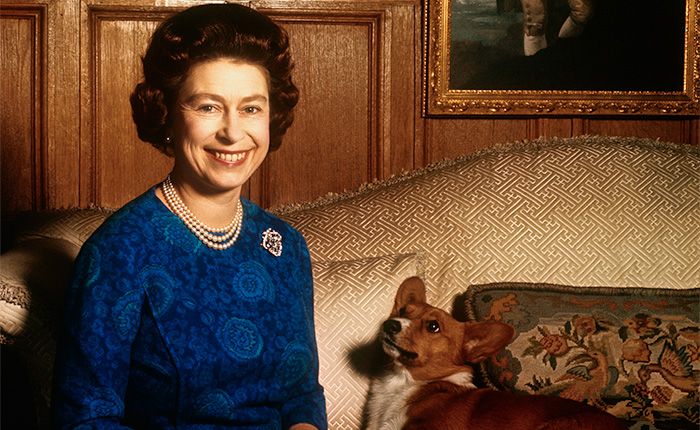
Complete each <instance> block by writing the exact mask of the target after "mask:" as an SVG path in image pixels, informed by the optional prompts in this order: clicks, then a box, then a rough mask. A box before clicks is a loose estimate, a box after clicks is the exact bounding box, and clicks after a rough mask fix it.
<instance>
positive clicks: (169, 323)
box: [53, 188, 326, 429]
mask: <svg viewBox="0 0 700 430" xmlns="http://www.w3.org/2000/svg"><path fill="white" fill-rule="evenodd" d="M154 191H155V188H152V189H150V190H149V191H148V192H147V193H145V194H143V195H142V196H140V197H138V198H137V199H135V200H133V201H132V202H130V203H129V204H127V205H126V206H124V207H123V208H122V209H120V210H119V211H118V212H116V213H115V214H114V215H112V216H111V217H110V218H109V219H108V220H107V221H106V222H105V223H104V224H103V225H102V226H101V227H100V228H99V229H98V230H97V231H96V232H95V233H94V234H93V236H92V237H91V238H90V239H88V240H87V241H86V242H85V244H84V245H83V247H82V249H81V251H80V254H79V256H78V258H77V260H76V266H75V273H74V279H73V283H72V285H71V287H70V289H69V292H68V295H67V299H66V307H65V327H64V330H65V332H64V334H63V337H62V339H61V341H60V342H59V350H58V352H57V358H56V372H55V377H54V379H55V381H54V382H55V383H54V393H53V411H54V419H55V424H56V426H55V427H56V428H59V429H63V428H77V429H88V428H89V429H97V428H99V429H112V428H139V429H171V428H181V429H280V428H288V427H289V426H291V425H292V424H295V423H299V422H308V423H311V424H314V425H316V426H317V427H318V428H320V429H325V428H326V412H325V401H324V397H323V389H322V388H321V386H320V385H319V383H318V357H317V352H316V342H315V337H314V326H313V291H312V277H311V265H310V259H309V254H308V250H307V248H306V243H305V241H304V239H303V237H302V236H301V234H300V233H299V232H297V231H296V230H294V229H293V228H292V227H291V226H289V225H288V224H286V223H285V222H283V221H282V220H280V219H278V218H276V217H274V216H273V215H271V214H269V213H267V212H265V211H263V210H262V209H260V208H259V207H257V206H256V205H254V204H253V203H251V202H249V201H246V200H244V201H243V208H244V218H243V226H242V230H241V234H240V236H239V238H238V241H237V242H236V243H235V244H234V245H233V246H232V247H230V248H229V249H227V250H225V251H219V250H212V249H210V248H208V247H206V246H205V245H204V244H202V243H201V242H200V241H199V240H197V238H196V237H195V236H194V235H193V234H192V233H190V231H189V230H188V229H187V227H185V225H184V224H183V223H182V222H181V221H180V219H179V218H177V216H175V215H174V214H173V213H171V212H170V211H169V210H168V209H167V208H166V207H165V205H163V203H162V202H161V201H160V200H158V198H157V197H156V195H155V192H154ZM267 229H272V230H274V231H276V232H278V233H279V234H280V235H281V236H282V253H281V255H280V256H279V257H277V256H275V255H273V253H272V252H270V251H269V250H268V249H266V248H264V247H263V246H261V241H262V235H263V233H264V232H265V231H266V230H267Z"/></svg>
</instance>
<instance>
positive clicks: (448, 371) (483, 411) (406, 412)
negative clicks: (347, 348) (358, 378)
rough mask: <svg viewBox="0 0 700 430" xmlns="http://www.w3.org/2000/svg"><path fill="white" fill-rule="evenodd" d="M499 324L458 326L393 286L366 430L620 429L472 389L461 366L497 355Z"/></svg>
mask: <svg viewBox="0 0 700 430" xmlns="http://www.w3.org/2000/svg"><path fill="white" fill-rule="evenodd" d="M513 333H514V331H513V328H512V327H511V326H509V325H507V324H504V323H501V322H496V321H488V322H467V323H462V322H459V321H457V320H455V319H454V318H452V316H450V315H449V314H448V313H447V312H445V311H443V310H441V309H438V308H436V307H433V306H430V305H428V304H427V303H426V300H425V285H424V284H423V281H421V280H420V279H419V278H415V277H414V278H409V279H407V280H406V281H404V282H403V283H402V284H401V286H400V287H399V291H398V293H397V294H396V299H395V303H394V308H393V310H392V311H391V315H390V318H389V319H388V320H386V321H385V322H384V324H383V326H382V330H381V333H380V336H381V340H382V344H383V348H384V351H385V352H386V353H387V354H388V355H389V356H390V357H391V358H392V361H393V363H392V366H391V369H390V371H389V372H388V373H387V374H386V375H384V376H383V377H381V378H379V379H376V380H374V381H373V382H372V386H371V388H370V397H369V400H368V405H367V424H368V425H367V430H429V429H435V430H495V429H507V430H600V429H603V430H626V427H625V426H624V425H623V424H622V423H621V422H620V421H619V420H617V418H615V417H613V416H612V415H609V414H607V413H605V412H603V411H601V410H599V409H596V408H594V407H592V406H588V405H586V404H584V403H581V402H576V401H573V400H568V399H561V398H558V397H547V396H537V395H517V394H513V393H506V392H500V391H496V390H491V389H483V388H482V389H479V388H477V387H476V386H475V385H474V384H473V382H472V377H473V374H474V373H473V370H472V368H471V367H470V365H469V364H468V363H478V362H480V361H482V360H484V359H486V358H488V357H490V356H493V355H495V354H496V353H498V352H499V351H500V350H501V349H502V348H503V347H504V346H505V345H507V344H508V343H509V342H510V341H511V340H512V337H513Z"/></svg>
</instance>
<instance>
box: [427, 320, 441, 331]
mask: <svg viewBox="0 0 700 430" xmlns="http://www.w3.org/2000/svg"><path fill="white" fill-rule="evenodd" d="M427 327H428V331H429V332H430V333H439V332H440V323H439V322H437V321H435V320H432V321H428V326H427Z"/></svg>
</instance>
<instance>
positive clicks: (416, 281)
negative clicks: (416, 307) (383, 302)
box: [391, 276, 425, 317]
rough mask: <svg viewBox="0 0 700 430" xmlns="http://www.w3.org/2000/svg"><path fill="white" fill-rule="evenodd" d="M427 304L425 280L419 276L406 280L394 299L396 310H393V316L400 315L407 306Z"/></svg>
mask: <svg viewBox="0 0 700 430" xmlns="http://www.w3.org/2000/svg"><path fill="white" fill-rule="evenodd" d="M421 303H425V284H424V283H423V280H422V279H421V278H419V277H417V276H413V277H411V278H408V279H406V280H405V281H403V282H402V283H401V285H400V286H399V290H398V291H397V292H396V298H395V299H394V308H393V309H392V310H391V316H392V317H395V316H398V315H399V312H400V311H401V309H402V308H404V307H405V306H406V305H411V304H421Z"/></svg>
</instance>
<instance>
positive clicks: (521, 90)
mask: <svg viewBox="0 0 700 430" xmlns="http://www.w3.org/2000/svg"><path fill="white" fill-rule="evenodd" d="M521 1H524V2H526V1H529V2H532V1H539V0H488V3H490V5H489V4H488V3H487V0H424V18H423V21H424V22H423V25H424V28H423V35H424V40H423V42H424V43H423V47H424V48H423V49H424V52H423V72H424V73H423V76H424V78H425V85H424V92H423V101H424V105H423V107H424V112H423V113H424V114H425V115H426V116H438V117H439V116H469V115H675V116H687V115H700V71H699V70H700V31H699V29H698V27H699V26H700V24H699V22H700V0H684V1H682V3H683V4H682V5H681V0H674V1H668V2H667V1H662V2H659V1H655V2H654V4H655V5H674V6H673V7H671V6H668V7H669V9H668V10H665V11H664V12H665V15H663V14H661V15H662V16H667V19H668V20H670V21H668V22H673V23H676V24H677V25H675V27H678V28H675V29H673V30H669V28H673V27H674V25H669V24H668V22H666V21H663V19H666V18H663V19H662V22H660V23H659V18H658V16H659V15H660V13H659V11H655V10H651V11H646V13H647V14H652V16H653V18H654V19H653V20H649V21H650V22H640V23H637V24H630V25H629V26H628V27H629V28H626V27H622V26H621V25H620V26H618V24H617V23H615V24H614V25H615V26H616V27H615V31H618V28H619V31H620V32H622V31H623V30H624V31H627V32H629V30H631V31H632V32H634V31H639V32H640V34H639V35H634V34H632V35H631V36H630V37H627V38H625V36H626V34H627V33H621V34H616V35H615V37H616V38H617V39H620V36H622V39H625V40H627V41H628V42H631V43H632V44H630V45H624V42H616V41H615V40H610V41H609V43H608V41H606V40H603V41H602V43H601V38H602V37H603V36H601V34H602V32H603V31H604V30H601V29H605V28H606V27H605V26H606V23H607V25H608V26H609V25H610V22H612V19H613V18H615V19H619V20H620V21H621V22H622V21H624V19H626V18H627V17H621V16H616V17H613V16H611V15H610V14H611V13H610V12H606V11H605V10H604V8H605V7H607V8H608V9H609V8H610V6H609V5H611V4H614V2H615V0H602V1H599V2H598V3H597V4H599V5H604V6H603V7H602V9H603V10H599V14H598V22H597V27H596V24H591V27H590V28H592V30H588V29H586V30H584V33H583V34H586V33H585V31H588V34H589V35H596V34H597V35H598V36H597V37H598V39H589V40H588V41H584V40H585V39H584V38H583V37H579V38H578V39H564V38H563V37H562V38H559V39H557V38H556V37H557V36H558V35H559V34H562V32H563V27H564V26H563V25H562V29H561V30H560V33H559V34H557V36H555V41H554V43H553V44H552V45H550V46H547V48H550V47H551V48H552V49H551V52H550V53H549V55H548V56H546V55H545V53H546V52H547V51H546V50H541V51H538V52H536V53H535V54H534V55H533V54H530V55H529V56H528V55H526V54H524V53H523V54H522V55H519V54H517V53H515V54H508V55H510V57H508V56H507V55H505V54H504V55H502V57H500V58H499V57H498V55H501V54H502V53H503V52H506V51H505V50H504V49H503V46H504V44H503V40H504V39H506V38H508V37H510V41H511V45H510V46H509V49H510V50H511V51H513V50H515V49H518V48H517V47H515V46H514V44H513V41H515V40H516V39H517V38H518V37H521V39H520V41H519V43H520V47H521V48H520V49H523V48H522V47H523V46H524V45H525V43H526V42H525V41H524V40H525V26H524V25H523V24H522V22H523V21H524V20H525V19H526V18H525V15H526V14H525V13H523V12H522V11H523V10H526V9H525V7H524V6H523V4H521V3H520V2H521ZM555 1H558V0H549V2H548V3H549V4H552V3H554V2H555ZM561 1H562V3H563V4H567V2H566V1H565V0H561ZM579 3H581V2H579ZM584 3H585V1H584ZM545 4H547V2H545ZM594 5H595V4H594ZM649 5H650V6H651V7H652V8H653V7H655V6H654V5H653V4H651V3H650V4H649ZM487 7H493V8H494V9H499V10H497V11H496V13H497V14H501V15H504V14H503V13H502V12H501V10H500V9H501V8H505V7H510V8H511V9H510V12H509V13H510V15H509V16H510V21H509V22H508V23H506V24H503V23H501V21H504V18H503V17H502V16H500V15H499V16H496V17H490V18H489V17H486V19H484V17H483V16H482V17H481V18H482V19H481V20H477V19H476V18H469V17H470V16H476V14H478V13H479V12H478V11H474V10H475V9H478V8H487ZM664 7H665V6H664ZM459 8H462V9H459ZM470 8H471V9H470ZM518 8H519V9H520V11H519V12H518V11H517V10H518ZM572 8H573V6H572ZM681 8H682V9H684V11H681ZM527 10H528V11H530V10H531V9H530V8H529V5H527ZM561 10H564V9H563V8H561V7H560V19H561V15H562V14H561ZM569 10H571V9H569ZM513 11H515V12H513ZM472 12H474V13H472ZM594 12H595V10H594ZM682 12H684V16H680V14H681V13H682ZM487 13H492V12H490V11H486V12H483V14H487ZM518 13H519V14H520V15H518ZM606 13H608V15H605V14H606ZM614 13H616V14H617V13H627V12H626V11H622V12H621V11H620V10H615V12H614ZM571 15H572V16H573V13H571ZM518 16H520V17H522V18H521V21H520V23H516V22H515V21H514V20H517V18H518ZM593 16H594V17H595V16H596V15H595V13H594V14H593ZM652 16H650V17H652ZM465 17H466V18H465ZM638 17H639V16H638ZM638 17H637V18H638ZM620 18H623V19H620ZM641 18H644V16H641ZM469 19H472V21H471V22H470V23H469V21H468V20H469ZM489 19H491V21H493V22H494V24H492V27H493V26H498V25H503V27H504V28H503V29H502V30H503V31H504V32H505V35H504V36H503V39H501V40H499V41H498V42H497V43H496V44H494V46H496V45H498V47H497V48H490V47H488V46H487V44H486V42H484V41H483V40H480V39H479V38H480V37H481V36H479V33H478V31H479V26H480V25H482V24H483V22H484V21H488V20H489ZM528 19H530V16H529V15H528ZM455 20H459V22H460V23H461V24H463V25H457V21H455ZM552 21H554V20H553V19H552ZM642 21H644V19H642ZM465 22H467V24H465ZM594 22H595V21H594V20H590V21H589V22H588V24H590V23H594ZM654 23H658V24H659V25H662V24H663V25H664V26H663V27H659V28H658V29H657V28H654V26H655V25H656V24H654ZM681 23H683V24H681ZM553 25H558V24H557V23H554V24H553ZM645 27H646V28H647V29H648V30H649V31H651V32H653V31H655V30H659V31H656V34H657V35H659V34H661V35H664V36H663V37H666V36H667V37H668V38H669V39H668V40H672V41H673V43H670V45H672V46H670V47H669V46H667V45H669V44H668V43H666V42H668V40H665V39H664V40H662V41H658V36H657V39H652V38H651V37H654V36H649V37H650V39H644V35H645V34H646V30H645ZM680 27H682V28H680ZM596 29H597V30H596ZM637 29H638V30H637ZM492 30H493V29H491V30H488V31H487V30H485V29H484V30H482V31H483V34H485V35H486V34H489V35H490V34H492V33H493V31H492ZM497 30H499V31H500V30H501V29H500V28H497ZM514 30H517V31H521V34H520V35H515V36H514V35H513V33H514ZM667 30H668V31H667ZM596 31H597V33H596ZM464 32H471V33H468V34H467V35H466V36H460V34H461V33H464ZM674 32H675V33H674ZM642 33H643V34H642ZM555 34H556V33H555ZM670 34H675V36H671V35H670ZM635 36H636V37H635ZM459 37H463V39H459ZM528 37H530V36H528ZM590 37H595V36H590ZM672 37H673V38H672ZM671 38H672V39H671ZM681 39H682V40H681ZM545 40H546V38H545ZM636 40H642V41H644V40H650V41H652V42H653V43H657V42H658V43H666V44H665V45H663V46H664V49H657V50H655V51H654V50H653V49H649V51H650V52H648V53H647V51H645V49H646V48H645V46H648V45H643V43H644V42H642V43H640V44H637V45H633V44H634V43H636ZM572 41H575V42H572ZM545 43H546V42H545ZM557 43H560V45H556V44H557ZM573 43H577V44H578V45H573ZM584 43H586V44H587V45H584ZM567 44H568V45H567ZM615 44H617V45H615ZM676 45H678V46H676ZM554 46H559V47H560V48H561V49H559V51H560V52H558V53H556V50H555V49H554V48H553V47H554ZM576 46H579V47H581V46H583V47H584V48H581V52H583V53H584V54H582V56H584V58H585V55H587V54H590V56H589V57H588V58H589V60H586V61H587V63H586V62H581V64H582V67H580V68H581V69H583V71H578V70H577V69H576V67H579V65H576V64H575V65H569V66H567V65H568V64H569V62H573V63H576V62H577V61H578V59H577V58H576V57H575V56H574V54H570V53H569V52H576V51H573V49H570V48H571V47H576ZM615 46H616V47H617V48H614V47H615ZM630 46H631V48H630ZM586 47H587V48H586ZM616 49H617V50H616ZM598 52H600V53H601V54H600V57H601V58H597V56H598ZM669 53H672V54H669ZM656 54H658V56H654V55H656ZM537 55H539V57H537ZM633 55H636V57H633ZM647 55H648V56H649V58H647ZM668 55H674V57H668ZM558 56H559V57H558ZM618 57H620V58H628V57H629V58H630V64H626V65H624V66H619V71H618V68H617V67H607V66H605V67H597V66H598V65H605V64H606V63H604V61H609V62H611V64H612V62H614V61H618ZM668 58H672V59H673V61H670V62H669V61H667V60H668ZM489 61H491V63H489ZM499 61H500V62H499ZM509 61H510V63H509ZM534 61H541V64H540V65H539V68H538V67H537V66H532V65H533V64H535V63H534ZM557 61H561V63H557ZM644 62H646V63H644ZM542 64H544V65H545V66H542ZM588 64H590V66H588ZM660 64H663V67H659V65H660ZM640 65H641V67H640ZM548 66H552V67H549V68H548ZM509 67H510V69H509ZM587 67H588V68H589V69H590V70H588V69H587ZM596 67H597V69H599V70H602V72H600V73H597V72H596V71H595V69H596ZM520 68H522V70H525V71H524V72H523V73H520V72H519V69H520ZM625 68H626V69H625ZM559 69H562V70H569V71H571V73H570V75H571V76H570V79H568V80H566V79H562V78H559V77H556V78H554V79H552V80H554V81H557V82H556V83H555V84H554V85H553V86H552V87H549V88H548V87H547V85H549V84H548V83H546V82H545V83H544V84H541V83H539V81H537V79H536V76H535V75H536V74H538V73H541V72H542V71H543V70H544V71H545V72H542V73H543V74H544V75H545V77H546V75H547V72H546V70H551V71H550V72H549V76H556V73H558V70H559ZM508 70H510V72H507V71H508ZM533 70H534V72H533ZM647 70H648V71H647ZM610 71H613V72H610ZM585 72H589V74H588V75H585V80H586V82H585V83H584V82H582V81H580V80H576V79H578V76H577V73H578V74H579V75H581V76H584V73H585ZM566 73H567V72H566V71H565V72H562V73H561V74H562V75H565V74H566ZM606 73H610V75H611V76H617V80H615V79H614V78H610V77H608V76H607V75H606ZM645 73H646V75H649V76H647V80H646V81H644V80H643V78H642V77H640V75H645ZM596 74H597V75H598V78H599V79H598V81H595V80H594V79H589V76H593V75H596ZM660 75H663V76H660ZM657 76H659V78H658V79H657ZM627 77H629V80H627ZM499 79H501V80H500V81H499ZM533 83H535V85H533ZM596 85H598V87H596Z"/></svg>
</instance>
